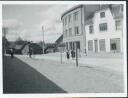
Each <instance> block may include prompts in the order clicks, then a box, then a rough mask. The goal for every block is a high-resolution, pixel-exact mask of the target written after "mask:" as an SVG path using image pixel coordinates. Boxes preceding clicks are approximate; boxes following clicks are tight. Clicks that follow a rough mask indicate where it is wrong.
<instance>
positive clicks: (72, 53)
mask: <svg viewBox="0 0 128 98" xmlns="http://www.w3.org/2000/svg"><path fill="white" fill-rule="evenodd" d="M71 56H72V59H73V58H74V51H73V50H71Z"/></svg>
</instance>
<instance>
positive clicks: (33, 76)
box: [3, 55, 124, 93]
mask: <svg viewBox="0 0 128 98" xmlns="http://www.w3.org/2000/svg"><path fill="white" fill-rule="evenodd" d="M3 72H4V79H3V80H4V93H66V92H67V93H123V92H124V91H123V90H124V84H123V83H124V81H123V74H121V73H117V72H116V71H111V70H102V67H101V68H100V67H98V68H95V67H90V66H86V65H85V66H79V67H76V66H75V65H74V63H72V62H70V63H63V64H60V61H54V60H47V59H38V58H29V57H27V56H26V57H25V56H19V55H16V57H15V58H14V59H11V58H10V57H7V56H6V57H4V67H3Z"/></svg>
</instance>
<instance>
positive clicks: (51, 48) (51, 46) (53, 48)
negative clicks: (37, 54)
mask: <svg viewBox="0 0 128 98" xmlns="http://www.w3.org/2000/svg"><path fill="white" fill-rule="evenodd" d="M51 52H56V45H55V44H53V43H48V44H46V45H45V49H44V53H51Z"/></svg>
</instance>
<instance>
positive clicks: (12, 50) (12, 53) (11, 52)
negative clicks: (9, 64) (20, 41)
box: [10, 48, 14, 58]
mask: <svg viewBox="0 0 128 98" xmlns="http://www.w3.org/2000/svg"><path fill="white" fill-rule="evenodd" d="M10 54H11V58H14V49H13V48H11V49H10Z"/></svg>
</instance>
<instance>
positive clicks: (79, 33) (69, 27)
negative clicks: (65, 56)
mask: <svg viewBox="0 0 128 98" xmlns="http://www.w3.org/2000/svg"><path fill="white" fill-rule="evenodd" d="M97 9H99V5H77V6H75V7H73V8H71V9H69V10H67V11H66V12H64V13H63V14H62V16H61V20H62V22H63V42H64V43H65V44H66V49H67V50H74V49H75V47H77V49H79V51H80V52H85V49H86V47H85V44H86V43H85V38H86V35H85V29H84V25H85V21H86V18H87V17H88V16H89V15H90V14H91V13H93V12H95V11H96V10H97Z"/></svg>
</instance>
